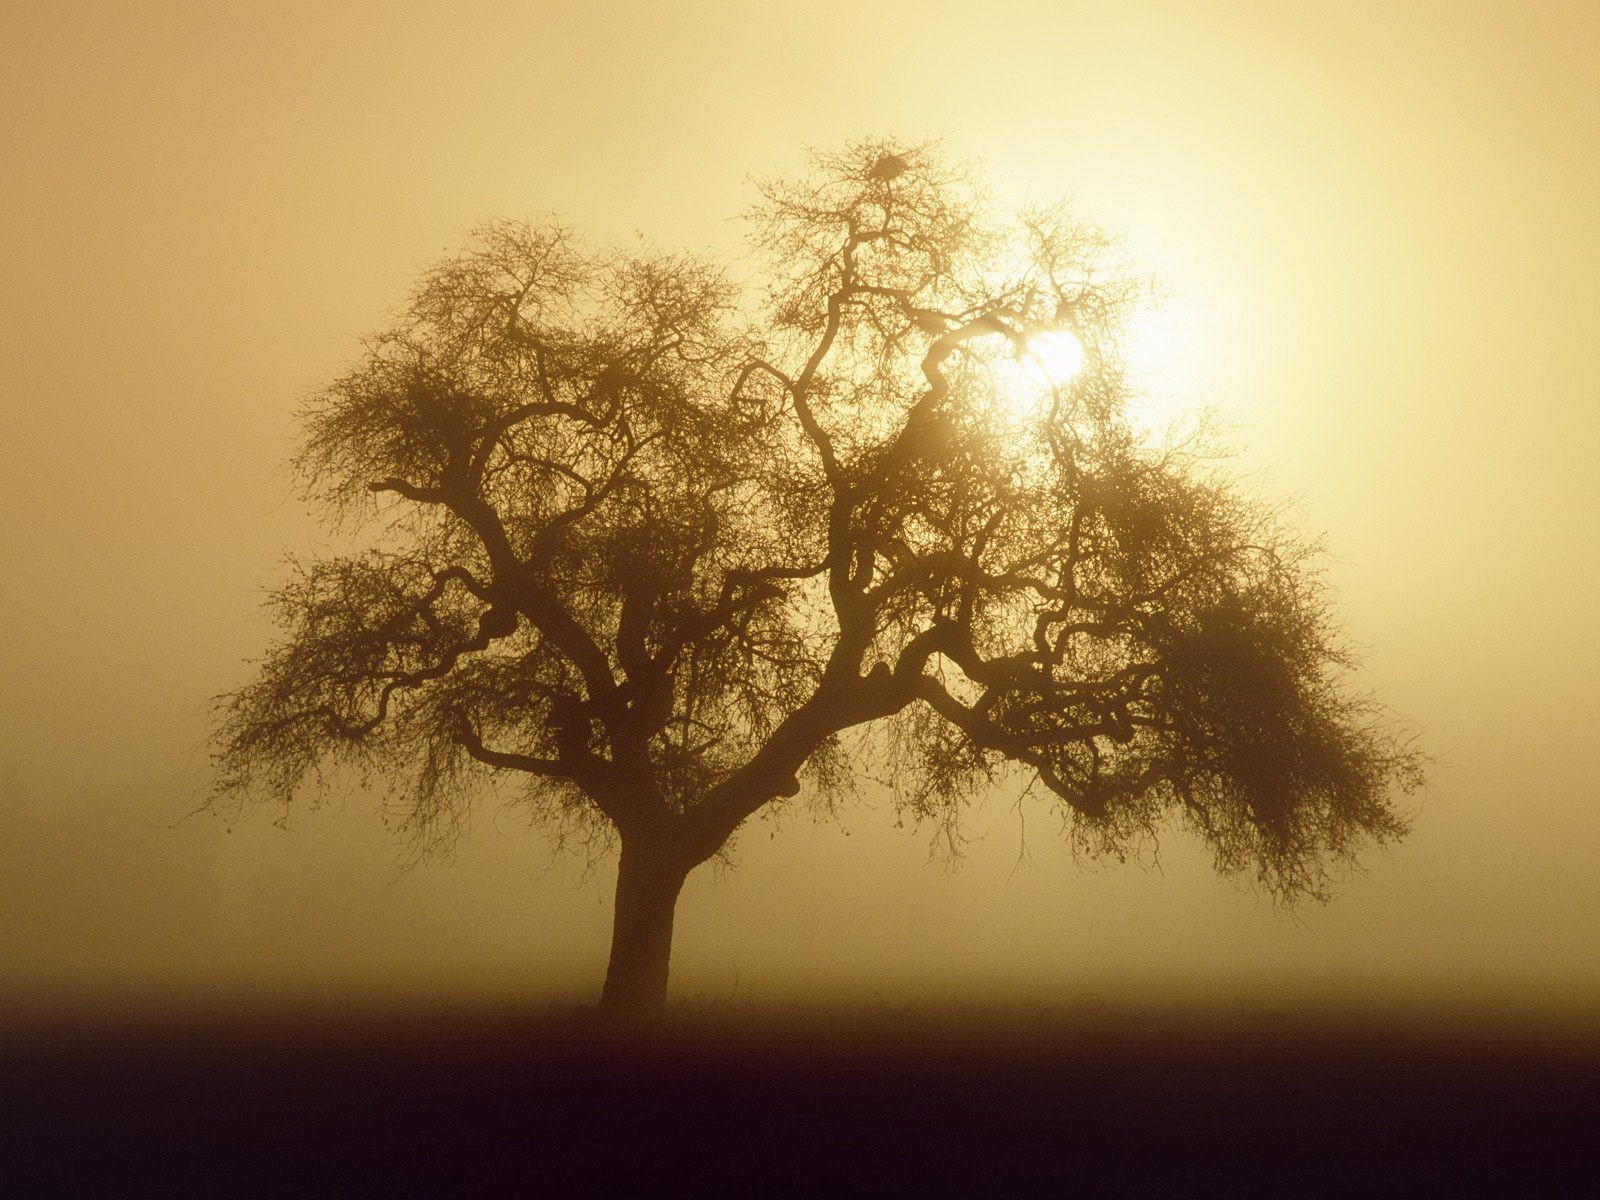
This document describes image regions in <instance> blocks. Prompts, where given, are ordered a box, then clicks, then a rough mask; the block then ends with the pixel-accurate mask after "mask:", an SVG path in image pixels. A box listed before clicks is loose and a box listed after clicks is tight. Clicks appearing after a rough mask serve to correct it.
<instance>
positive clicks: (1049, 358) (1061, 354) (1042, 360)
mask: <svg viewBox="0 0 1600 1200" xmlns="http://www.w3.org/2000/svg"><path fill="white" fill-rule="evenodd" d="M1028 357H1029V358H1031V359H1033V360H1034V362H1035V363H1036V364H1037V365H1038V368H1039V370H1040V371H1042V372H1043V373H1044V375H1045V377H1046V381H1047V382H1048V383H1050V384H1052V385H1054V386H1056V387H1059V386H1060V385H1061V384H1063V383H1066V382H1067V381H1068V380H1069V379H1071V378H1072V377H1073V376H1074V375H1076V374H1077V373H1078V372H1079V371H1081V370H1083V362H1084V355H1083V344H1082V343H1081V342H1079V341H1078V339H1077V338H1075V337H1073V336H1072V334H1070V333H1067V332H1066V331H1065V330H1059V331H1057V332H1055V333H1036V334H1034V335H1033V336H1032V337H1030V338H1029V339H1028Z"/></svg>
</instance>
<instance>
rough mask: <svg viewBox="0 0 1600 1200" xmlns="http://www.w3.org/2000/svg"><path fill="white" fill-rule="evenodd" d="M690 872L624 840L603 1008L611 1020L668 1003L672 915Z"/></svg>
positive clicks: (670, 857)
mask: <svg viewBox="0 0 1600 1200" xmlns="http://www.w3.org/2000/svg"><path fill="white" fill-rule="evenodd" d="M687 874H688V868H687V867H685V866H684V865H683V864H682V863H681V862H680V861H679V860H678V858H677V857H676V856H674V855H670V854H664V853H662V851H661V850H660V849H659V848H658V847H655V846H652V845H649V844H648V843H646V844H642V845H641V844H630V843H629V841H628V840H627V839H626V838H625V839H624V840H623V843H622V855H621V858H620V860H619V862H618V864H617V906H616V913H615V916H614V917H613V920H612V925H611V962H610V964H609V965H608V966H607V967H606V983H605V988H604V989H603V990H602V991H601V993H600V1009H601V1011H602V1012H605V1013H607V1014H610V1015H612V1016H633V1015H641V1014H645V1013H650V1012H654V1011H658V1010H659V1009H661V1008H662V1007H663V1006H664V1005H665V1004H666V1002H667V966H668V963H669V961H670V959H671V957H672V913H673V909H674V908H675V907H676V906H677V903H678V893H679V892H680V891H682V890H683V881H684V877H685V876H686V875H687Z"/></svg>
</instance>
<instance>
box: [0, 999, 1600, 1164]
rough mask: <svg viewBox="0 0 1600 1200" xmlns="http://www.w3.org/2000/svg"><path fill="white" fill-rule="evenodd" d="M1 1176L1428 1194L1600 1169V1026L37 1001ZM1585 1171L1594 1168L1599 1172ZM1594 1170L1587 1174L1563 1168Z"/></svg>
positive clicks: (12, 1061)
mask: <svg viewBox="0 0 1600 1200" xmlns="http://www.w3.org/2000/svg"><path fill="white" fill-rule="evenodd" d="M10 1025H11V1030H12V1034H11V1036H9V1037H7V1039H6V1040H5V1042H4V1043H3V1044H4V1046H5V1049H4V1051H3V1052H0V1058H3V1070H0V1115H3V1116H4V1124H3V1126H0V1150H3V1151H4V1152H3V1154H0V1181H4V1180H5V1179H6V1178H7V1177H11V1178H12V1179H13V1180H15V1181H16V1182H18V1183H22V1184H25V1185H27V1190H13V1189H11V1188H7V1189H6V1190H7V1192H8V1193H9V1194H12V1195H23V1194H38V1188H39V1187H40V1186H41V1185H42V1186H44V1187H46V1188H47V1189H48V1190H49V1191H51V1192H57V1191H67V1192H73V1193H77V1194H97V1193H103V1192H105V1191H107V1190H108V1189H109V1190H110V1191H111V1192H114V1193H116V1194H126V1193H127V1192H129V1191H131V1190H132V1188H133V1186H134V1185H135V1184H160V1185H162V1186H163V1187H165V1188H169V1189H174V1190H177V1191H179V1192H183V1193H188V1194H207V1195H215V1194H222V1195H237V1194H257V1193H266V1192H272V1193H274V1194H281V1193H282V1192H284V1191H285V1190H286V1189H287V1188H288V1187H291V1186H295V1187H296V1188H297V1190H299V1189H303V1188H304V1187H305V1186H306V1185H308V1184H310V1185H319V1186H317V1187H316V1188H315V1190H316V1191H332V1192H335V1193H340V1194H352V1193H355V1192H362V1193H365V1192H368V1191H372V1190H376V1189H377V1187H378V1185H380V1184H382V1183H383V1182H384V1181H386V1180H394V1181H395V1189H396V1190H399V1191H401V1192H403V1193H406V1194H411V1193H414V1192H418V1191H421V1190H423V1189H424V1188H426V1190H427V1191H429V1192H433V1191H438V1190H443V1191H445V1192H446V1193H449V1194H472V1193H475V1192H476V1193H481V1194H499V1191H500V1190H501V1188H500V1187H499V1186H491V1185H490V1182H489V1181H490V1180H491V1179H493V1178H495V1177H499V1178H502V1179H505V1180H507V1181H508V1182H509V1183H510V1184H511V1186H514V1187H516V1188H517V1190H519V1191H523V1192H528V1193H531V1194H534V1195H570V1194H579V1195H606V1194H619V1192H620V1194H630V1193H632V1192H634V1190H635V1189H626V1190H623V1189H622V1184H623V1182H624V1180H634V1179H638V1180H641V1181H642V1182H643V1183H644V1184H646V1185H647V1187H646V1189H645V1190H648V1191H651V1192H654V1191H660V1192H663V1193H665V1194H682V1193H683V1188H684V1186H686V1185H689V1186H692V1188H693V1190H694V1191H696V1192H698V1191H706V1190H709V1191H713V1192H720V1191H727V1190H733V1191H738V1192H741V1193H743V1194H755V1195H768V1194H776V1193H779V1192H781V1193H782V1194H799V1195H836V1194H859V1193H860V1192H862V1191H864V1190H866V1189H867V1188H868V1186H869V1185H871V1188H872V1190H874V1191H885V1190H886V1191H888V1192H889V1194H924V1195H945V1194H963V1195H966V1194H985V1193H988V1194H1017V1193H1018V1189H1019V1188H1020V1190H1021V1194H1030V1195H1032V1194H1037V1195H1075V1196H1101V1195H1152V1194H1177V1195H1212V1194H1217V1195H1229V1196H1238V1195H1276V1196H1281V1195H1292V1196H1307V1195H1376V1194H1399V1195H1407V1194H1409V1195H1423V1194H1445V1193H1446V1192H1448V1193H1449V1194H1452V1195H1460V1194H1464V1193H1466V1194H1517V1195H1529V1194H1541V1193H1557V1192H1560V1191H1562V1188H1563V1181H1564V1180H1565V1179H1566V1178H1567V1177H1568V1176H1569V1175H1570V1173H1571V1172H1572V1171H1573V1170H1575V1169H1581V1170H1584V1171H1585V1172H1587V1173H1590V1174H1592V1172H1593V1170H1594V1168H1595V1167H1596V1165H1600V1151H1597V1150H1596V1148H1595V1145H1594V1135H1593V1130H1594V1128H1595V1123H1596V1118H1597V1117H1600V1039H1596V1038H1595V1037H1594V1036H1593V1035H1592V1034H1591V1033H1589V1032H1588V1030H1587V1029H1586V1027H1585V1026H1584V1025H1583V1024H1582V1023H1581V1022H1575V1021H1562V1022H1555V1023H1546V1024H1544V1025H1538V1026H1535V1025H1532V1024H1528V1023H1521V1024H1518V1025H1515V1026H1513V1027H1508V1026H1507V1025H1506V1024H1505V1023H1504V1021H1503V1019H1500V1018H1491V1017H1490V1016H1489V1015H1487V1014H1478V1015H1477V1016H1472V1015H1470V1014H1469V1015H1466V1016H1459V1015H1458V1016H1456V1017H1452V1018H1449V1019H1440V1018H1438V1017H1437V1016H1434V1017H1429V1016H1428V1015H1427V1014H1426V1013H1423V1012H1421V1011H1420V1010H1419V1011H1417V1012H1411V1013H1404V1014H1396V1013H1394V1012H1388V1013H1382V1012H1369V1013H1365V1014H1361V1013H1344V1014H1340V1015H1337V1016H1329V1015H1327V1014H1324V1015H1322V1016H1321V1017H1317V1018H1312V1017H1309V1016H1305V1015H1295V1014H1277V1015H1274V1014H1270V1013H1257V1014H1251V1013H1248V1012H1245V1011H1244V1010H1243V1009H1242V1008H1241V1009H1240V1010H1238V1011H1237V1012H1235V1013H1232V1014H1229V1013H1226V1012H1199V1011H1195V1010H1185V1009H1180V1008H1169V1009H1161V1008H1159V1007H1151V1008H1146V1009H1140V1010H1138V1011H1134V1010H1131V1009H1129V1010H1124V1011H1112V1010H1106V1009H1102V1008H1097V1007H1095V1006H1092V1005H1089V1006H1084V1005H1078V1006H1073V1007H1068V1008H1061V1009H1053V1008H1030V1009H1023V1008H1004V1007H982V1006H972V1007H968V1008H964V1009H944V1010H934V1009H929V1010H925V1011H919V1010H916V1009H901V1010H891V1009H886V1008H882V1007H878V1006H873V1007H870V1008H861V1009H854V1010H852V1009H844V1008H840V1009H832V1010H822V1009H810V1010H800V1009H793V1008H791V1009H754V1008H741V1007H736V1006H733V1005H727V1006H717V1007H702V1008H675V1009H673V1010H671V1011H669V1012H668V1014H667V1015H666V1016H665V1017H664V1018H662V1019H661V1020H659V1021H657V1022H655V1023H654V1024H652V1025H650V1026H647V1027H644V1028H639V1029H633V1030H628V1031H618V1030H615V1029H609V1028H607V1027H605V1026H602V1025H599V1024H596V1023H595V1022H594V1021H593V1019H592V1018H591V1017H590V1016H589V1015H588V1014H587V1013H586V1012H584V1011H582V1010H571V1009H568V1010H542V1011H534V1010H526V1011H524V1010H517V1009H508V1008H497V1009H494V1010H488V1009H473V1008H468V1007H454V1008H446V1007H440V1008H437V1009H432V1010H413V1011H404V1012H397V1011H393V1010H390V1011H386V1012H378V1011H352V1010H349V1009H339V1010H313V1009H308V1008H307V1009H294V1008H280V1009H274V1010H265V1009H262V1010H253V1011H251V1010H245V1009H238V1008H234V1009H228V1010H212V1011H208V1012H201V1011H191V1012H187V1013H176V1012H168V1013H163V1014H146V1015H145V1016H143V1017H141V1018H138V1019H134V1018H129V1017H126V1016H122V1017H118V1018H113V1017H110V1016H107V1015H105V1014H99V1015H96V1014H94V1013H90V1012H85V1011H81V1010H80V1011H77V1012H72V1013H65V1012H55V1013H42V1012H33V1013H29V1014H20V1015H14V1016H13V1019H12V1020H11V1023H10ZM1580 1190H1581V1189H1580ZM1566 1194H1570V1192H1568V1193H1566Z"/></svg>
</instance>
